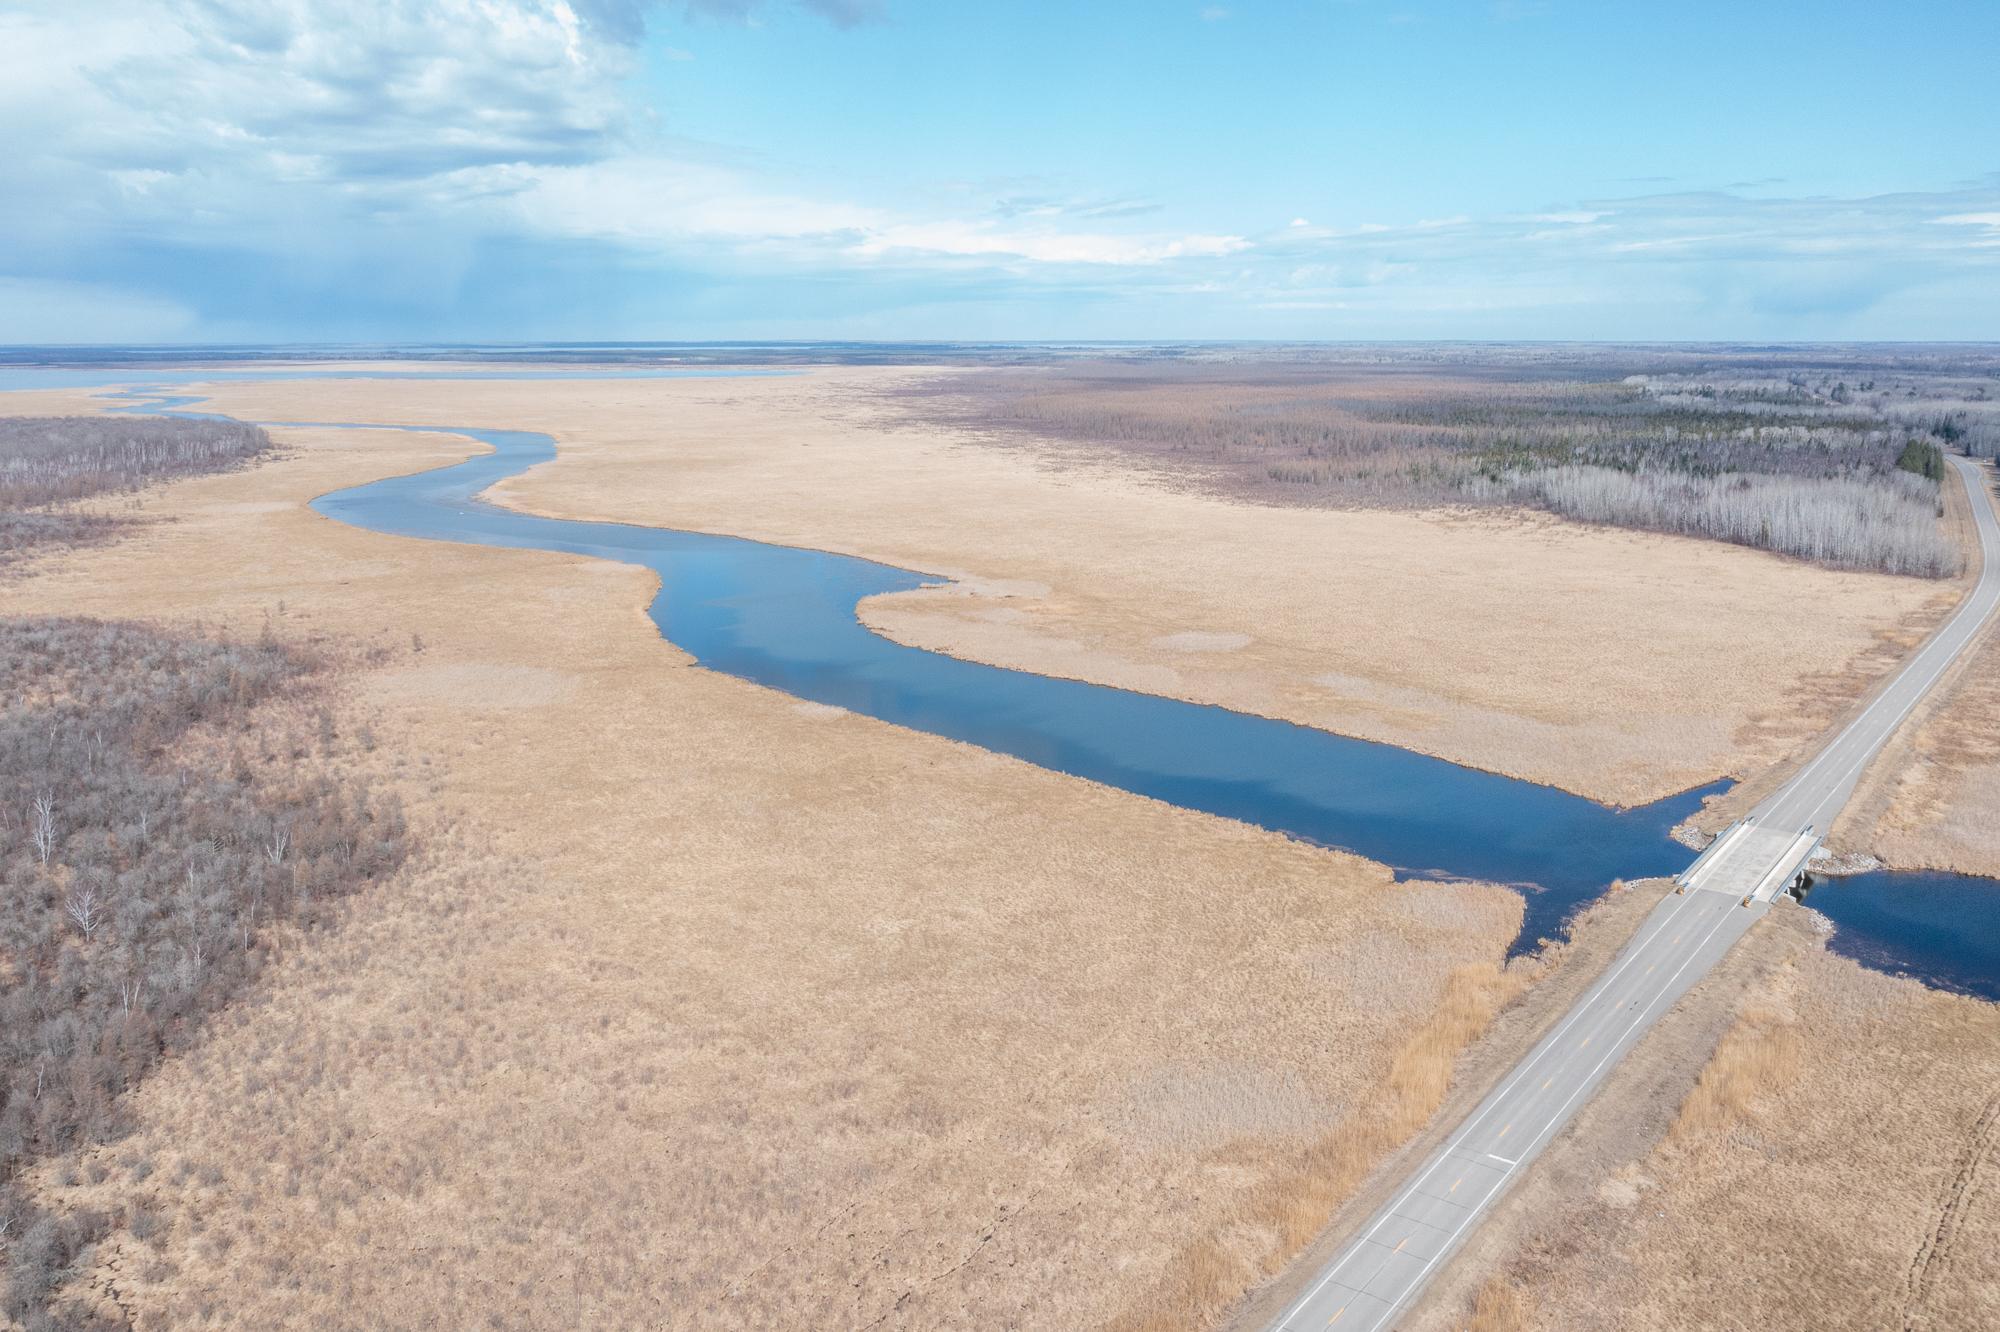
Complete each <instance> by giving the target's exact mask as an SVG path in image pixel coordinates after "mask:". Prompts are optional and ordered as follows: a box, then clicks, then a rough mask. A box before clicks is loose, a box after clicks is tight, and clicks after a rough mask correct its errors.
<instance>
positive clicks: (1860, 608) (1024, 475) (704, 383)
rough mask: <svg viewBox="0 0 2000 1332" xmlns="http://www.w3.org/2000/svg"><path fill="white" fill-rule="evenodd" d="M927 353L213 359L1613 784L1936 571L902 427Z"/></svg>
mask: <svg viewBox="0 0 2000 1332" xmlns="http://www.w3.org/2000/svg"><path fill="white" fill-rule="evenodd" d="M938 373H949V372H940V371H904V370H881V369H829V370H816V371H811V372H808V373H805V374H801V375H797V376H791V377H785V378H776V379H736V380H712V379H711V380H682V381H664V382H663V381H609V382H605V381H598V382H585V383H577V382H563V381H535V382H515V383H508V382H429V381H395V382H382V381H319V382H310V383H303V384H287V385H282V386H276V385H273V386H261V385H253V384H228V385H223V386H219V387H218V388H217V390H216V401H217V402H218V403H219V404H220V406H221V409H222V410H224V411H228V412H230V413H232V414H236V415H242V416H246V417H259V418H267V419H302V418H303V419H323V420H355V419H365V420H371V421H388V422H400V423H424V424H487V425H510V426H518V427H523V428H531V429H541V430H546V431H549V432H550V433H552V434H554V435H555V436H556V437H557V438H558V439H559V440H560V441H561V443H562V446H563V453H562V456H561V457H560V458H559V459H558V460H557V461H556V462H555V463H553V464H552V465H550V466H547V467H543V468H539V469H537V470H536V471H535V472H533V473H532V474H530V475H529V476H527V477H524V478H522V479H520V480H519V481H517V482H514V483H511V484H509V485H508V486H507V487H506V488H505V489H504V491H503V493H504V495H505V497H506V498H507V500H508V502H510V503H514V504H517V505H520V506H522V507H525V508H529V509H533V510H536V511H541V512H550V513H559V514H562V515H564V516H571V517H593V518H608V519H616V520H621V521H634V522H642V523H653V524H662V525H669V526H677V527H684V528H690V529H695V530H701V531H718V532H729V533H735V534H739V535H745V536H752V537H757V538H760V539H765V540H772V541H779V542H785V543H788V544H794V545H802V546H811V547H817V548H822V549H831V550H839V551H843V552H847V553H852V554H859V555H865V556H868V557H871V558H875V559H880V560H883V561H886V562H889V563H892V564H898V565H902V566H904V567H908V568H912V569H917V570H921V571H925V572H929V573H935V574H938V575H940V576H944V577H949V578H951V579H953V580H955V582H954V584H953V585H952V586H950V587H944V588H939V589H936V590H927V591H920V592H915V593H909V594H904V595H900V596H895V597H889V598H878V599H874V600H871V601H870V602H869V603H867V604H866V605H865V606H864V609H863V614H864V618H865V619H866V620H867V621H868V622H869V623H870V624H871V625H873V626H875V627H876V628H878V629H880V630H881V631H882V632H885V633H887V634H889V635H890V636H892V637H895V638H897V639H899V640H901V641H905V642H910V643H914V644H916V645H919V646H923V647H928V648H933V649H937V650H941V651H948V652H952V653H955V654H958V655H962V656H967V657H972V658H976V659H979V660H983V661H988V662H993V663H996V664H1000V665H1006V666H1014V667H1019V668H1023V669H1029V670H1034V671H1037V672H1041V673H1044V674H1054V675H1065V676H1072V677H1076V678H1080V679H1087V680H1092V681H1096V682H1099V683H1105V684H1114V685H1121V686H1125V687H1129V688H1133V689H1139V690H1143V691H1147V692H1153V693H1161V694H1170V695H1174V696H1178V697H1183V698H1189V699H1194V700H1197V701H1203V702H1213V703H1220V704H1224V705H1226V706H1230V707H1235V708H1239V709H1242V710H1245V711H1251V712H1258V713H1263V714H1266V715H1271V716H1277V717H1283V718H1286V719H1289V720H1293V721H1298V722H1303V723H1306V724H1310V725H1316V726H1321V727H1324V728H1326V729H1329V730H1333V731H1338V732H1341V733H1343V734H1348V735H1355V736H1360V737H1363V738H1365V739H1373V740H1383V741H1388V742H1391V743H1394V744H1398V745H1402V746H1405V747H1408V748H1413V749H1418V750H1421V751H1423V752H1425V753H1430V754H1436V755H1439V756H1441V757H1444V758H1449V759H1452V760H1455V761H1458V762H1462V763H1469V764H1472V765H1475V766H1478V767H1483V768H1488V769H1492V770H1495V771H1499V772H1505V773H1509V774H1512V775H1515V776H1521V777H1527V778H1530V779H1533V780H1536V781H1543V782H1548V783H1551V784H1554V785H1558V786H1562V787H1565V788H1567V789H1570V790H1574V791H1578V792H1580V793H1583V794H1586V795H1590V796H1593V797H1595V798H1599V799H1604V800H1610V801H1616V802H1619V803H1642V802H1644V801H1648V800H1651V799H1655V798H1657V797H1659V796H1662V795H1665V794H1668V793H1670V792H1672V791H1676V790H1681V789H1685V788H1686V787H1689V786H1692V785H1696V784H1698V783H1700V782H1703V781H1707V780H1710V779H1713V778H1714V777H1716V776H1719V775H1723V774H1736V775H1747V774H1749V773H1753V772H1756V771H1758V770H1759V769H1761V768H1763V767H1765V766H1766V765H1768V764H1770V763H1772V762H1774V761H1777V760H1780V759H1782V758H1784V757H1785V756H1786V755H1787V754H1789V753H1792V752H1794V751H1795V750H1796V749H1797V748H1798V747H1799V746H1800V745H1801V744H1802V743H1803V742H1805V741H1806V740H1807V739H1808V738H1810V737H1811V736H1814V735H1816V734H1817V733H1818V732H1819V731H1820V730H1821V729H1822V728H1823V727H1824V725H1825V724H1826V723H1827V722H1828V721H1829V720H1830V719H1831V718H1832V717H1833V716H1834V715H1835V714H1837V713H1838V712H1840V711H1841V710H1842V709H1843V708H1844V707H1846V706H1847V705H1848V704H1849V703H1850V702H1851V701H1852V700H1853V699H1854V698H1855V697H1857V696H1858V695H1859V694H1860V693H1862V692H1863V691H1864V690H1865V689H1866V688H1867V687H1868V686H1869V685H1870V684H1871V683H1872V682H1873V681H1874V680H1875V679H1876V678H1878V677H1879V675H1880V674H1881V673H1882V672H1883V671H1884V670H1885V669H1887V667H1888V666H1889V665H1890V664H1891V663H1892V662H1893V661H1894V660H1896V659H1897V657H1898V656H1899V655H1900V653H1901V651H1902V646H1903V645H1904V644H1906V643H1907V642H1909V641H1911V640H1912V639H1914V638H1915V637H1917V636H1919V635H1920V634H1921V633H1922V632H1923V631H1924V630H1925V629H1926V628H1927V627H1928V626H1929V625H1930V624H1931V623H1933V622H1934V621H1935V620H1936V619H1937V618H1938V617H1939V616H1940V615H1941V614H1942V613H1943V611H1944V609H1945V607H1946V606H1948V605H1949V604H1950V603H1951V601H1952V600H1953V599H1954V598H1955V596H1956V594H1957V587H1956V585H1953V584H1938V583H1934V582H1928V581H1924V580H1917V579H1903V578H1890V577H1885V576H1880V575H1867V574H1848V573H1837V572H1832V571H1828V570H1824V569H1818V568H1813V567H1810V566H1807V565H1804V564H1800V563H1797V562H1793V561H1788V560H1785V559H1782V558H1779V557H1776V556H1771V555H1766V554H1761V553H1758V552H1753V551H1748V550H1745V549H1741V548H1737V547H1730V546H1724V545H1720V544H1716V543H1711V542H1703V541H1695V540H1689V539H1685V538H1674V537H1666V536H1656V535H1649V534H1643V533H1634V532H1623V531H1614V530H1609V529H1597V528H1588V527H1581V526H1577V525H1573V524H1565V523H1561V522H1558V521H1555V520H1552V519H1544V518H1522V517H1508V516H1501V515H1494V514H1484V515H1464V514H1460V515H1441V514H1432V515H1423V514H1409V513H1398V512H1389V511H1374V510H1371V511H1362V512H1328V511H1317V510H1302V509H1274V508H1268V507H1260V506H1258V505H1254V504H1249V503H1243V502H1240V501H1233V500H1230V499H1228V498H1225V497H1218V496H1215V495H1209V494H1203V493H1200V492H1199V491H1198V490H1197V489H1194V488H1177V487H1176V486H1175V485H1174V484H1172V481H1171V478H1169V477H1163V476H1162V475H1161V474H1160V473H1159V472H1158V471H1157V470H1156V469H1142V468H1140V467H1138V466H1137V465H1135V464H1133V463H1132V462H1130V461H1129V460H1124V461H1121V460H1120V459H1119V457H1118V456H1116V455H1113V454H1110V453H1104V454H1102V455H1093V454H1090V453H1089V452H1088V451H1079V450H1076V449H1072V448H1062V449H1055V448H1042V447H1039V446H1036V445H1033V444H1014V445H998V444H992V443H981V442H979V441H978V439H977V438H976V437H974V436H971V435H963V434H954V433H952V432H951V431H949V430H947V429H944V428H942V427H936V426H919V425H914V424H911V423H910V421H909V419H908V415H907V413H904V412H901V411H897V410H893V409H892V408H891V407H890V406H888V405H885V404H884V403H883V402H882V401H881V397H880V395H881V394H882V393H883V392H885V391H887V390H888V389H890V388H892V387H894V386H897V385H903V384H908V383H910V382H911V381H912V377H913V376H914V375H919V374H938ZM1357 625H1360V626H1366V630H1365V632H1357V630H1356V626H1357Z"/></svg>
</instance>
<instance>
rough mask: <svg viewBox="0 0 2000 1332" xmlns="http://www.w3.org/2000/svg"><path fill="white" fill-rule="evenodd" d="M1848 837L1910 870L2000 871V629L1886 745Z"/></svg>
mask: <svg viewBox="0 0 2000 1332" xmlns="http://www.w3.org/2000/svg"><path fill="white" fill-rule="evenodd" d="M1864 797H1865V798H1864V801H1863V802H1862V803H1861V804H1859V805H1858V806H1857V807H1856V809H1855V811H1854V814H1853V815H1851V816H1850V818H1849V821H1848V823H1847V824H1845V825H1844V826H1843V828H1842V836H1843V838H1844V839H1845V840H1847V841H1849V842H1853V843H1855V844H1856V845H1859V846H1862V847H1865V848H1866V849H1868V850H1871V851H1873V852H1874V853H1875V854H1876V855H1878V856H1880V857H1881V858H1882V859H1884V860H1886V861H1888V862H1889V863H1891V864H1894V865H1899V866H1904V867H1908V868H1935V869H1948V870H1956V871H1959V872H1961V873H1967V874H1985V875H1989V876H2000V814H1996V811H2000V631H1989V637H1988V641H1987V642H1986V644H1985V645H1984V646H1982V647H1981V648H1980V649H1979V650H1978V651H1977V652H1976V653H1975V654H1974V655H1973V656H1972V658H1971V659H1970V660H1969V661H1968V662H1967V663H1966V664H1965V666H1964V667H1963V668H1962V670H1961V671H1960V673H1959V674H1958V676H1957V678H1956V679H1955V680H1953V681H1952V682H1951V684H1950V685H1949V687H1948V689H1947V691H1946V692H1945V693H1943V694H1942V695H1941V696H1940V697H1939V698H1938V699H1937V701H1936V702H1935V704H1934V705H1932V706H1931V707H1930V708H1929V709H1928V712H1927V714H1926V715H1925V716H1924V718H1923V719H1922V720H1921V721H1920V722H1919V723H1918V724H1917V725H1916V727H1915V728H1914V731H1913V732H1906V734H1905V735H1904V736H1903V737H1902V738H1900V739H1899V740H1898V742H1897V743H1896V745H1895V746H1894V747H1893V748H1891V749H1890V750H1889V751H1887V754H1886V757H1885V761H1884V762H1883V763H1882V764H1881V765H1880V767H1879V768H1878V770H1877V775H1876V776H1875V777H1874V778H1873V789H1872V790H1871V791H1867V792H1864Z"/></svg>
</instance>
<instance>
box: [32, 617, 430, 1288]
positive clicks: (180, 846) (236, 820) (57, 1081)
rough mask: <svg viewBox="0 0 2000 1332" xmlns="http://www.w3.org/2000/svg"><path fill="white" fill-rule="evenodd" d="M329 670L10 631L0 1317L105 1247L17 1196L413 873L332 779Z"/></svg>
mask: <svg viewBox="0 0 2000 1332" xmlns="http://www.w3.org/2000/svg"><path fill="white" fill-rule="evenodd" d="M314 670H315V663H314V662H313V661H312V660H311V659H310V658H309V657H307V656H306V655H304V654H302V653H301V652H299V651H298V650H296V649H291V648H287V647H284V646H281V645H279V644H277V643H275V642H270V641H260V642H255V643H233V642H229V641H226V640H218V639H213V638H207V637H201V636H191V635H177V634H171V633H167V632H163V631H160V630H155V629H151V628H146V627H143V626H138V625H132V624H117V623H100V622H96V621H90V620H73V619H26V620H11V621H0V699H4V700H5V702H4V710H0V1262H4V1285H5V1302H4V1306H0V1307H4V1311H5V1315H6V1316H7V1317H10V1318H12V1319H17V1320H19V1321H20V1322H22V1323H24V1324H26V1325H27V1326H28V1327H30V1328H35V1327H41V1326H66V1325H76V1324H78V1323H79V1322H85V1323H87V1322H88V1321H89V1320H90V1319H91V1318H93V1317H99V1316H100V1315H91V1314H87V1313H86V1312H84V1311H82V1310H80V1309H77V1308H74V1307H70V1306H62V1307H60V1308H52V1307H51V1305H50V1301H51V1299H52V1298H54V1292H56V1291H57V1290H58V1289H59V1287H60V1283H61V1282H62V1280H63V1277H64V1274H65V1272H66V1271H67V1270H69V1269H71V1268H73V1267H75V1266H77V1265H78V1264H79V1263H81V1262H82V1261H84V1258H85V1254H86V1251H87V1249H88V1247H89V1246H90V1245H91V1244H92V1243H93V1242H94V1241H95V1239H96V1238H98V1237H99V1235H101V1234H102V1233H103V1230H104V1229H105V1228H106V1227H107V1226H108V1225H110V1224H113V1223H114V1222H117V1221H121V1220H122V1221H125V1222H128V1223H132V1224H142V1223H143V1221H144V1218H111V1217H96V1216H78V1215H57V1214H52V1213H48V1212H45V1211H43V1210H41V1209H40V1208H38V1207H37V1206H36V1205H35V1203H34V1202H33V1201H32V1200H31V1198H30V1197H29V1196H28V1194H27V1192H26V1191H25V1190H24V1189H23V1188H21V1187H19V1186H20V1184H21V1180H20V1175H21V1172H22V1171H23V1170H24V1169H25V1168H27V1167H28V1166H29V1165H31V1164H33V1163H34V1162H35V1161H36V1160H38V1159H41V1158H46V1157H51V1156H55V1155H58V1154H62V1153H66V1152H69V1151H71V1150H73V1149H75V1148H78V1147H81V1146H85V1145H88V1144H91V1143H101V1142H106V1141H110V1140H113V1139H115V1138H117V1137H118V1136H119V1134H120V1132H121V1130H122V1128H123V1118H122V1113H121V1104H120V1097H121V1096H122V1095H123V1093H124V1092H126V1091H127V1090H128V1089H130V1088H131V1087H132V1086H133V1085H134V1084H135V1083H137V1082H138V1081H139V1080H140V1079H142V1078H143V1077H145V1075H146V1073H147V1072H148V1070H150V1069H151V1068H152V1067H153V1066H154V1065H155V1064H156V1063H157V1062H158V1061H159V1060H160V1059H161V1058H162V1057H163V1056H164V1055H166V1054H168V1053H170V1052H172V1051H174V1050H175V1049H177V1048H179V1047H181V1046H183V1045H185V1044H186V1043H187V1042H188V1041H189V1040H190V1039H192V1038H193V1036H194V1034H195V1033H196V1032H197V1031H198V1029H199V1027H200V1025H201V1022H202V1020H203V1018H204V1017H205V1016H206V1015H208V1014H210V1013H212V1012H214V1011H215V1010H216V1009H218V1008H220V1007H221V1006H222V1005H224V1004H225V1003H227V1002H229V1001H230V999H231V998H232V997H234V996H237V995H239V994H240V993H242V991H243V990H244V988H245V987H246V986H247V985H249V984H250V983H251V982H252V981H253V980H254V979H255V978H256V977H257V975H258V974H259V972H260V971H261V970H262V969H263V968H264V966H265V965H266V962H267V960H268V958H269V954H270V949H271V948H272V946H273V944H274V940H275V935H276V932H277V927H278V926H281V925H283V926H285V927H287V929H288V930H289V931H291V932H297V931H299V930H306V931H311V930H316V929H319V928H322V927H324V926H325V925H326V924H328V923H329V922H330V921H331V920H332V919H333V912H334V909H335V906H336V904H337V903H338V902H339V901H340V899H341V898H343V897H345V896H347V895H348V894H350V893H352V892H354V891H355V890H356V889H357V888H359V887H361V886H362V885H364V884H366V883H368V882H370V881H371V880H374V879H377V878H380V877H381V876H383V875H385V874H387V873H388V872H389V871H391V870H393V869H394V868H395V867H396V866H397V865H398V864H399V863H400V862H401V861H402V860H403V858H404V856H405V854H406V834H405V828H404V822H403V817H402V812H401V809H400V807H399V806H398V805H397V803H396V802H395V801H394V800H393V798H391V799H381V798H378V797H376V796H375V795H373V794H371V793H370V792H369V791H368V790H367V789H366V788H365V787H364V786H362V785H360V784H359V783H358V782H357V781H356V780H355V779H354V778H352V777H351V776H344V775H339V774H337V773H336V772H335V771H334V770H333V769H332V768H331V767H330V766H329V765H328V763H327V762H326V759H327V757H328V748H329V746H330V745H331V744H332V743H333V736H332V722H331V717H330V714H328V713H326V712H325V711H324V710H323V709H318V710H316V709H315V708H314V707H313V702H312V694H313V680H312V677H313V674H314Z"/></svg>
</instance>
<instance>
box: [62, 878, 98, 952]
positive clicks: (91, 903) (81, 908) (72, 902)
mask: <svg viewBox="0 0 2000 1332" xmlns="http://www.w3.org/2000/svg"><path fill="white" fill-rule="evenodd" d="M63 910H64V911H65V912H67V913H68V915H69V918H70V919H71V920H73V921H75V922H76V927H77V928H78V929H80V930H82V931H83V937H84V938H86V939H90V938H94V937H95V936H96V934H97V927H98V926H100V925H102V924H103V923H104V912H103V911H102V909H101V908H100V907H99V906H98V902H97V889H96V887H95V886H94V885H92V884H89V883H84V884H80V885H78V886H77V888H76V889H74V890H73V891H72V892H71V893H70V895H69V896H68V897H67V898H65V899H63Z"/></svg>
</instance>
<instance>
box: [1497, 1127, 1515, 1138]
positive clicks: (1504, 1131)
mask: <svg viewBox="0 0 2000 1332" xmlns="http://www.w3.org/2000/svg"><path fill="white" fill-rule="evenodd" d="M1513 1127H1514V1126H1513V1125H1512V1124H1509V1125H1508V1126H1507V1127H1506V1128H1503V1129H1501V1130H1500V1136H1501V1137H1503V1138H1504V1137H1506V1136H1507V1134H1508V1133H1509V1132H1510V1131H1511V1130H1512V1129H1513Z"/></svg>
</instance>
